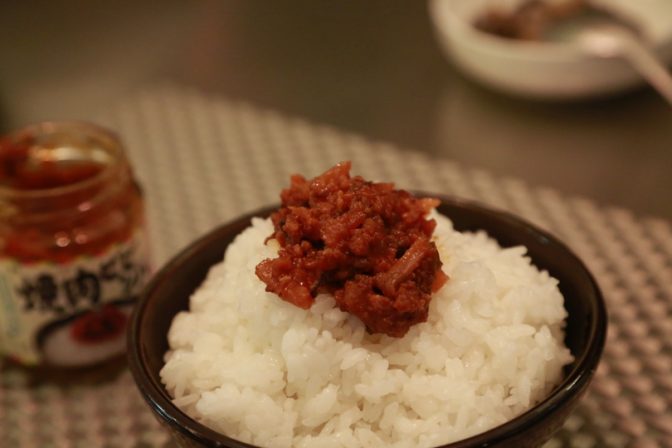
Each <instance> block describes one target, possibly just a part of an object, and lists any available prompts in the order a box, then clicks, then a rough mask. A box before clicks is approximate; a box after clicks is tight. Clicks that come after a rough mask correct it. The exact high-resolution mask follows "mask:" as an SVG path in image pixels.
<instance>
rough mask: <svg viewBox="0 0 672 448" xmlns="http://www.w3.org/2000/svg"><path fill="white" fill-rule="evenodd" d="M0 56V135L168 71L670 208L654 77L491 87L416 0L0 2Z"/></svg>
mask: <svg viewBox="0 0 672 448" xmlns="http://www.w3.org/2000/svg"><path fill="white" fill-rule="evenodd" d="M670 20H671V21H672V18H670ZM0 61H2V62H1V63H0V64H1V65H0V67H1V70H0V132H5V131H8V130H11V129H13V128H16V127H19V126H22V125H24V124H27V123H31V122H35V121H40V120H49V119H71V118H72V119H91V118H92V117H95V116H96V114H98V113H100V112H102V111H104V110H106V108H108V107H110V106H111V105H112V104H114V103H115V102H117V101H120V100H123V98H124V97H125V96H128V95H132V94H133V92H134V91H137V90H138V89H142V88H143V87H145V86H148V85H152V84H153V83H157V82H163V81H166V80H168V81H173V82H177V83H180V84H185V85H188V86H193V87H196V88H198V89H201V90H202V91H204V92H207V93H212V94H213V95H223V96H225V97H227V98H230V99H236V100H243V101H248V102H251V103H253V104H255V105H257V106H261V107H267V108H272V109H275V110H278V111H280V112H283V113H287V114H291V115H297V116H301V117H305V118H308V119H309V120H312V121H315V122H319V123H325V124H329V125H333V126H336V127H338V128H342V129H346V130H349V131H354V132H356V133H360V134H362V135H364V136H366V137H368V138H372V139H376V140H383V141H388V142H391V143H394V144H396V145H399V146H401V147H403V148H408V150H414V151H422V152H425V153H430V154H432V155H434V156H436V157H441V158H448V159H451V160H454V161H457V162H459V163H462V164H464V165H465V166H469V167H480V168H484V169H487V170H489V171H491V172H493V173H496V174H499V175H504V176H515V177H520V178H523V179H525V180H526V181H528V182H530V183H532V184H536V185H546V186H550V187H554V188H557V189H559V190H560V191H563V192H566V193H569V194H576V195H584V196H589V197H592V198H594V199H597V200H598V201H601V202H602V203H606V204H610V205H617V206H624V207H627V208H630V209H633V210H635V211H636V212H638V213H640V214H646V215H654V216H660V217H665V218H668V219H672V200H670V193H672V175H671V174H670V172H671V171H672V109H671V108H670V106H669V105H668V104H666V103H665V102H664V100H662V99H661V98H660V97H659V96H658V95H657V94H656V93H655V92H654V91H653V90H652V89H650V88H648V87H646V86H641V87H639V88H636V89H634V90H631V91H628V92H625V93H622V94H618V95H616V96H612V97H609V98H603V99H593V100H584V101H579V102H542V101H534V100H525V99H517V98H513V97H509V96H505V95H502V94H500V93H496V92H493V91H490V90H489V89H488V88H485V87H481V86H480V85H478V84H477V83H475V82H473V81H471V80H469V79H466V78H465V77H464V76H463V75H461V74H460V73H458V72H457V70H456V69H455V68H453V66H452V65H451V63H450V62H449V61H448V60H447V59H446V57H445V55H444V54H443V53H442V51H441V50H440V48H439V45H438V43H437V40H436V37H435V33H434V31H433V29H432V24H431V21H430V17H429V10H428V5H427V3H426V2H423V1H417V0H404V1H399V2H388V1H383V0H368V1H365V2H355V1H345V2H334V1H327V0H293V1H274V2H268V1H261V0H223V1H220V0H201V1H186V0H179V1H178V0H164V1H161V2H138V1H129V0H118V1H116V2H114V4H113V5H112V4H110V3H102V2H89V1H85V0H70V1H47V0H24V1H22V2H9V1H5V2H1V3H0Z"/></svg>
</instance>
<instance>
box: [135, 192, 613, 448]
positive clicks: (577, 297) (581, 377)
mask: <svg viewBox="0 0 672 448" xmlns="http://www.w3.org/2000/svg"><path fill="white" fill-rule="evenodd" d="M435 196H436V195H435ZM440 198H441V205H440V206H439V207H438V210H439V211H440V212H441V213H443V214H445V215H446V216H448V217H450V219H451V220H452V221H453V224H454V226H455V228H456V229H457V230H461V231H464V230H477V229H482V230H485V231H486V232H487V233H488V234H489V235H490V236H492V237H494V238H495V239H497V241H499V243H500V244H501V245H502V246H504V247H508V246H514V245H521V244H522V245H524V246H526V247H527V249H528V254H529V256H530V257H531V258H532V260H533V262H534V264H535V265H536V266H537V267H539V268H541V269H545V270H547V271H548V272H549V273H550V274H551V275H552V276H553V277H555V278H557V279H558V280H559V281H560V290H561V291H562V294H563V296H564V298H565V307H566V309H567V311H568V313H569V317H568V320H567V329H566V338H565V342H566V344H567V346H568V347H569V349H570V350H571V352H572V354H573V355H574V357H575V360H574V362H573V363H572V364H570V365H569V366H567V367H566V370H565V379H564V380H563V381H562V383H561V384H560V385H558V387H557V388H556V389H555V390H554V391H553V393H552V394H551V395H550V396H548V397H547V398H546V399H545V400H543V401H542V402H541V403H539V404H537V405H536V406H534V407H533V408H532V409H530V410H529V411H527V412H525V413H524V414H522V415H520V416H518V417H516V418H514V419H513V420H511V421H509V422H507V423H505V424H503V425H500V426H497V427H496V428H493V429H491V430H489V431H487V432H484V433H482V434H479V435H476V436H474V437H470V438H469V439H465V440H462V441H459V442H456V443H452V444H449V445H445V447H444V448H467V447H485V446H487V447H494V446H497V447H516V448H519V447H533V446H539V445H541V444H542V443H543V442H544V441H546V440H548V439H549V438H550V436H551V435H552V434H553V433H554V432H555V431H556V430H557V429H559V428H560V426H561V425H562V423H563V422H564V420H565V419H566V417H567V416H568V414H569V413H570V412H571V411H572V409H574V407H575V406H576V404H577V403H578V400H579V398H580V397H581V395H582V394H583V393H584V392H585V390H586V388H587V386H588V384H589V382H590V380H591V378H592V376H593V373H594V372H595V369H596V368H597V364H598V361H599V359H600V355H601V354H602V348H603V346H604V341H605V337H606V329H607V315H606V310H605V306H604V301H603V299H602V295H601V293H600V290H599V289H598V286H597V284H596V283H595V280H594V279H593V277H592V276H591V274H590V273H589V272H588V270H587V269H586V267H585V266H584V264H583V263H582V262H581V260H579V259H578V258H577V256H576V255H574V254H573V253H572V252H571V251H570V250H569V249H568V248H567V247H566V246H565V245H564V244H562V243H561V242H559V241H558V240H557V239H556V238H555V237H553V236H551V235H550V234H548V233H546V232H544V231H542V230H540V229H538V228H536V227H534V226H533V225H531V224H529V223H527V222H525V221H523V220H522V219H520V218H517V217H515V216H513V215H510V214H507V213H504V212H501V211H496V210H493V209H490V208H487V207H484V206H482V205H479V204H476V203H473V202H467V201H463V200H458V199H454V198H449V197H440ZM271 211H272V209H271V208H266V209H262V210H259V211H258V212H255V213H250V214H248V215H245V216H242V217H240V218H238V219H236V220H235V221H233V222H230V223H228V224H225V225H223V226H221V227H219V228H217V229H215V230H213V231H212V232H210V233H209V234H207V235H205V236H204V237H202V238H201V239H199V240H197V241H196V242H194V243H192V244H191V245H190V246H189V247H187V248H186V249H185V250H183V251H182V252H181V253H180V254H178V255H177V256H176V257H175V258H173V260H172V261H170V262H169V263H168V264H167V265H166V266H165V267H164V268H163V269H162V270H161V271H160V272H159V273H158V274H157V275H156V276H155V277H154V279H153V280H152V281H151V282H150V284H149V285H148V286H147V288H146V289H145V291H144V293H143V295H142V297H141V298H140V302H139V303H138V305H137V307H136V309H135V312H134V314H133V318H132V321H131V325H130V327H129V337H128V354H129V355H128V356H129V364H130V368H131V372H132V373H133V376H134V378H135V381H136V383H137V385H138V388H139V390H140V392H141V393H142V395H143V397H144V399H145V400H146V401H147V403H148V404H149V406H150V407H151V409H152V411H153V412H154V413H155V415H156V416H157V418H158V420H159V421H160V422H161V423H162V424H163V425H164V426H165V427H166V428H168V430H169V431H170V432H171V434H172V435H173V437H174V438H175V439H176V441H177V442H178V443H179V444H180V445H182V446H218V447H227V448H243V447H245V448H254V447H253V446H252V445H249V444H245V443H242V442H239V441H236V440H233V439H231V438H228V437H226V436H224V435H222V434H219V433H217V432H215V431H213V430H211V429H208V428H207V427H205V426H203V425H201V424H200V423H198V422H196V421H195V420H193V419H192V418H190V417H188V416H187V415H186V414H184V413H183V412H181V411H180V410H179V409H178V408H177V407H176V406H175V405H173V404H172V402H171V398H170V396H169V395H168V393H167V392H166V391H165V389H164V387H163V385H162V384H161V379H160V377H159V371H160V370H161V368H162V366H163V355H164V353H165V352H166V350H167V349H168V344H167V340H166V335H167V333H168V328H169V326H170V323H171V321H172V319H173V316H175V314H176V313H177V312H179V311H181V310H185V309H187V308H188V301H189V296H190V294H191V293H192V292H193V291H194V290H195V289H196V288H197V287H198V286H199V285H200V284H201V282H202V281H203V279H204V278H205V275H206V274H207V272H208V270H209V269H210V267H211V266H212V265H214V264H216V263H218V262H219V261H221V260H222V257H223V253H224V250H225V249H226V247H227V245H228V244H229V243H231V241H232V240H233V238H234V237H235V236H236V235H237V234H238V233H240V232H241V231H242V230H243V229H245V228H246V227H247V226H248V225H249V223H250V218H251V217H252V216H267V215H268V214H269V213H270V212H271Z"/></svg>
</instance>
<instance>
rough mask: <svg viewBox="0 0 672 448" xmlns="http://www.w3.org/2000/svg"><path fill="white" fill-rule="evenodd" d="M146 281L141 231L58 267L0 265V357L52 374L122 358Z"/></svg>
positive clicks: (10, 262)
mask: <svg viewBox="0 0 672 448" xmlns="http://www.w3.org/2000/svg"><path fill="white" fill-rule="evenodd" d="M148 273H149V267H148V253H147V247H146V241H145V235H144V232H141V231H139V232H136V234H135V236H134V237H133V238H132V239H131V240H129V241H127V242H124V243H119V244H115V245H113V246H112V247H111V248H110V249H108V250H107V251H106V252H105V253H104V254H102V255H99V256H95V257H79V258H77V259H76V260H74V261H72V262H68V263H64V264H58V263H51V262H40V263H33V264H22V263H19V262H17V261H13V260H11V259H0V352H2V353H3V354H5V355H7V356H10V357H12V358H14V359H15V360H17V361H19V362H20V363H22V364H26V365H35V364H42V363H44V364H48V365H52V366H58V367H81V366H85V365H89V364H94V363H97V362H100V361H104V360H105V359H107V358H110V357H112V356H115V355H118V354H120V353H122V352H123V350H124V349H125V339H126V338H125V336H126V324H127V322H128V320H129V318H130V313H131V310H132V307H133V305H134V303H135V301H136V299H137V294H138V293H139V292H140V289H141V288H142V286H143V285H144V284H145V281H146V278H147V275H148Z"/></svg>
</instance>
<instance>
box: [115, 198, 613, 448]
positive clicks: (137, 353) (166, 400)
mask: <svg viewBox="0 0 672 448" xmlns="http://www.w3.org/2000/svg"><path fill="white" fill-rule="evenodd" d="M415 193H417V195H418V196H421V197H435V198H438V199H440V200H441V203H442V204H444V203H445V204H447V205H449V206H455V207H461V208H466V209H470V210H472V211H476V212H478V213H481V214H484V215H486V216H487V217H488V219H495V220H499V221H504V222H505V223H506V224H507V225H510V226H514V227H517V228H519V229H521V230H523V231H525V232H527V233H530V232H531V233H533V234H535V236H537V237H539V238H542V239H543V240H545V241H548V242H549V243H551V244H553V245H554V246H556V247H557V248H558V249H559V250H561V251H563V252H565V254H566V255H567V256H569V257H570V258H571V259H572V262H573V263H575V264H576V266H577V267H578V268H579V269H580V270H581V271H582V272H583V274H585V275H586V276H587V279H588V281H589V284H590V287H591V289H592V292H593V295H594V297H595V299H596V300H595V301H594V302H593V303H591V309H592V311H593V313H592V319H591V320H590V323H589V331H588V335H587V339H588V342H587V345H586V347H587V348H586V350H585V351H584V352H583V353H582V354H580V355H579V356H578V357H577V358H576V361H575V363H574V367H573V368H572V370H571V371H569V372H568V373H567V374H566V376H565V378H564V379H563V380H562V382H561V383H560V384H559V385H557V386H556V387H555V388H554V389H553V391H552V392H551V393H550V394H549V395H548V396H547V397H546V398H544V399H543V400H542V401H541V402H539V403H537V404H536V405H534V406H533V407H532V408H530V409H528V410H527V411H525V412H523V413H522V414H519V415H518V416H516V417H514V418H513V419H511V420H509V421H507V422H505V423H502V424H501V425H498V426H495V427H494V428H491V429H489V430H487V431H485V432H482V433H479V434H476V435H473V436H470V437H468V438H466V439H462V440H459V441H456V442H452V443H449V444H447V445H441V446H438V447H436V448H470V447H476V446H490V445H491V444H496V443H498V442H502V441H504V440H506V439H509V438H511V437H515V436H517V435H520V434H521V433H523V432H524V431H525V430H526V428H527V427H529V426H530V425H536V424H538V423H539V422H540V421H541V420H542V419H543V418H544V417H545V415H547V414H548V413H552V412H553V411H554V410H555V409H557V408H562V407H563V406H564V405H566V404H568V403H569V402H571V401H572V399H574V398H575V397H576V396H578V395H580V394H581V393H582V392H584V391H585V389H586V387H587V386H588V384H589V382H590V380H591V379H592V377H593V375H594V373H595V371H596V370H597V366H598V363H599V360H600V357H601V355H602V352H603V349H604V345H605V342H606V336H607V320H608V319H607V309H606V304H605V301H604V297H603V295H602V292H601V290H600V288H599V285H598V284H597V281H596V280H595V278H594V276H593V275H592V273H591V272H590V271H589V270H588V268H587V266H586V265H585V263H584V262H583V261H582V260H581V259H580V258H579V257H578V256H577V255H576V253H575V252H574V251H573V250H571V249H570V248H569V247H568V246H567V245H566V244H565V243H563V242H562V241H560V240H559V239H558V238H557V237H556V236H554V235H553V234H551V233H549V232H548V231H546V230H543V229H541V228H540V227H538V226H536V225H535V224H532V223H530V222H529V221H527V220H525V219H523V218H521V217H519V216H516V215H514V214H512V213H510V212H508V211H505V210H501V209H498V208H495V207H492V206H490V205H484V204H482V203H480V202H478V201H474V200H470V199H464V198H458V197H455V196H451V195H446V194H436V193H423V192H415ZM277 207H278V205H277V204H275V205H270V206H265V207H261V208H258V209H256V210H254V211H251V212H247V213H245V214H242V215H240V216H239V217H237V218H234V219H232V220H229V221H227V222H225V223H223V224H221V225H219V226H217V227H215V228H214V229H212V230H211V231H209V232H208V233H206V234H205V235H203V236H201V237H200V238H198V239H196V240H195V241H193V242H192V243H190V244H189V245H188V246H186V247H185V248H184V249H182V250H181V251H179V252H178V253H177V254H176V255H174V256H173V257H172V258H171V259H170V261H168V262H167V263H166V264H165V265H164V266H163V267H162V268H161V269H160V270H159V271H158V272H157V273H156V274H155V275H154V276H153V278H152V280H151V281H150V282H149V284H148V285H147V286H146V287H145V289H144V290H143V292H142V293H141V295H140V298H139V301H138V304H137V305H136V307H135V309H134V311H133V314H132V316H131V321H130V324H129V326H128V332H127V335H128V337H127V357H128V361H129V362H128V364H129V369H130V371H131V373H132V375H133V378H134V380H135V383H136V386H137V388H138V390H139V391H140V393H141V395H142V396H143V398H144V400H145V401H146V402H147V403H148V404H149V406H150V408H151V409H152V410H153V411H154V412H155V413H156V415H158V417H160V418H161V419H163V421H160V422H161V423H164V424H168V425H169V426H170V427H171V428H173V429H174V430H177V431H178V432H179V433H181V434H183V435H186V436H188V437H190V438H195V439H196V440H198V441H199V443H202V444H205V445H207V446H222V447H227V448H229V447H230V448H259V447H258V446H256V445H251V444H247V443H245V442H241V441H239V440H236V439H233V438H231V437H228V436H226V435H224V434H222V433H219V432H217V431H215V430H213V429H210V428H208V427H207V426H205V425H203V424H202V423H200V422H198V421H196V420H195V419H193V418H191V417H189V416H188V415H187V414H186V413H184V412H183V411H182V410H180V409H179V408H178V407H177V406H176V405H175V404H173V403H172V400H171V398H170V396H169V394H168V392H167V391H166V390H165V387H164V386H163V384H162V383H161V382H160V380H159V381H157V380H156V379H155V378H154V376H153V375H151V373H150V372H149V371H148V368H147V364H146V363H145V362H144V356H143V351H144V349H143V346H142V345H141V337H140V336H141V332H142V330H143V329H142V326H141V325H140V324H141V322H142V317H143V315H144V313H145V310H146V309H147V307H148V304H149V299H150V298H151V297H152V295H153V292H154V291H155V290H156V289H157V288H159V286H160V285H161V283H162V282H163V279H164V278H166V277H170V276H171V275H172V274H173V273H174V272H176V271H177V270H178V269H179V268H180V266H182V265H183V264H184V263H185V262H187V261H188V260H189V259H191V258H192V257H194V256H195V255H196V254H198V253H199V252H200V251H201V250H202V249H203V248H205V247H207V246H208V245H209V244H210V243H211V242H212V241H215V240H218V239H219V238H221V236H222V233H223V231H224V230H225V229H226V228H227V227H228V226H230V225H233V224H241V223H243V222H247V223H249V222H250V220H251V219H252V218H253V217H258V216H267V215H268V213H270V212H271V211H273V210H274V209H277ZM224 233H225V234H226V233H228V232H224ZM156 377H157V378H158V374H157V375H156Z"/></svg>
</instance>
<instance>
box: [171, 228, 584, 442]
mask: <svg viewBox="0 0 672 448" xmlns="http://www.w3.org/2000/svg"><path fill="white" fill-rule="evenodd" d="M434 217H435V219H437V222H438V225H437V228H436V231H435V234H434V240H435V242H436V244H437V247H438V249H439V253H440V256H441V260H442V261H443V263H444V266H443V270H444V272H445V273H446V274H448V275H449V276H450V280H449V281H448V282H447V283H446V285H445V286H444V287H443V288H442V289H441V290H440V291H439V292H438V293H436V294H435V295H434V297H433V299H432V302H431V305H430V311H429V319H428V321H427V322H426V323H423V324H419V325H415V326H414V327H412V328H411V329H410V331H409V332H408V334H407V335H406V336H405V337H403V338H400V339H397V338H391V337H387V336H381V335H370V334H367V332H366V331H365V328H364V326H363V325H362V324H361V322H360V321H359V320H358V319H356V318H354V317H352V316H350V315H348V314H347V313H344V312H341V311H340V310H339V309H338V308H337V307H335V306H334V300H333V298H331V297H330V296H328V295H321V296H318V297H317V299H316V302H315V304H314V305H313V307H312V308H311V309H310V310H303V309H300V308H298V307H296V306H294V305H291V304H289V303H287V302H284V301H283V300H281V299H280V298H278V297H277V296H276V295H274V294H271V293H267V292H265V291H264V287H265V285H264V284H263V283H262V282H261V281H260V280H258V279H257V277H256V276H255V274H254V268H255V266H256V265H257V263H259V262H260V261H261V260H263V259H265V258H269V257H274V256H275V253H276V251H277V245H276V244H277V243H275V241H271V242H269V243H268V245H264V239H265V238H266V237H267V236H268V235H270V234H271V233H272V224H271V223H270V221H268V220H261V219H255V220H253V224H252V226H251V227H250V228H248V229H247V230H245V231H244V232H243V233H241V234H240V235H239V236H238V237H237V238H236V240H235V241H234V242H233V243H232V244H231V245H230V247H229V249H228V250H227V253H226V256H225V259H224V262H222V263H220V264H218V265H216V266H214V267H213V268H212V270H211V271H210V273H209V275H208V277H207V279H206V281H205V282H204V284H203V285H202V286H201V287H200V289H199V290H198V291H196V292H195V293H194V294H193V295H192V297H191V310H190V311H189V312H182V313H180V314H179V315H177V316H176V317H175V320H174V321H173V324H172V327H171V329H170V332H169V334H168V340H169V344H170V349H171V350H170V351H169V352H168V353H167V354H166V365H165V367H164V368H163V369H162V371H161V377H162V379H163V381H164V383H165V384H166V388H167V390H168V391H169V392H170V394H171V395H172V396H173V397H174V402H175V404H176V405H177V406H179V407H180V408H181V409H182V410H184V411H185V412H186V413H187V414H189V415H190V416H192V417H194V418H195V419H197V420H198V421H200V422H202V423H203V424H205V425H207V426H209V427H211V428H213V429H214V430H216V431H219V432H222V433H224V434H226V435H228V436H229V437H232V438H235V439H238V440H242V441H244V442H247V443H251V444H255V445H258V446H262V447H272V448H282V447H299V448H308V447H320V448H332V447H334V448H336V447H347V448H353V447H434V446H437V445H441V444H444V443H448V442H451V441H455V440H459V439H462V438H465V437H468V436H471V435H474V434H477V433H480V432H483V431H485V430H487V429H489V428H492V427H494V426H496V425H498V424H501V423H503V422H505V421H507V420H510V419H511V418H513V417H515V416H516V415H518V414H520V413H522V412H523V411H525V410H526V409H528V408H529V407H531V406H532V405H534V404H535V403H536V402H538V401H539V400H541V399H542V398H543V397H545V396H546V395H547V394H548V393H549V392H550V391H551V389H552V388H553V386H554V385H556V384H557V383H558V382H559V381H560V379H561V377H562V366H564V365H565V364H567V363H569V362H570V361H571V359H572V358H571V355H570V353H569V351H568V350H567V348H565V346H564V344H563V342H562V341H563V327H564V319H565V317H566V315H567V313H566V311H565V309H564V308H563V298H562V296H561V294H560V292H559V290H558V288H557V281H556V280H555V279H553V278H552V277H550V276H549V275H548V274H547V273H546V272H540V271H539V270H537V269H536V268H535V267H534V266H532V265H531V264H530V260H529V259H528V258H527V257H525V248H523V247H515V248H508V249H501V248H500V247H499V246H498V245H497V243H496V242H495V241H494V240H492V239H490V238H488V237H487V235H485V234H484V233H482V232H481V233H476V234H471V233H459V232H456V231H455V230H453V228H452V224H451V223H450V221H449V220H448V219H447V218H445V217H443V216H440V215H434Z"/></svg>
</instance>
